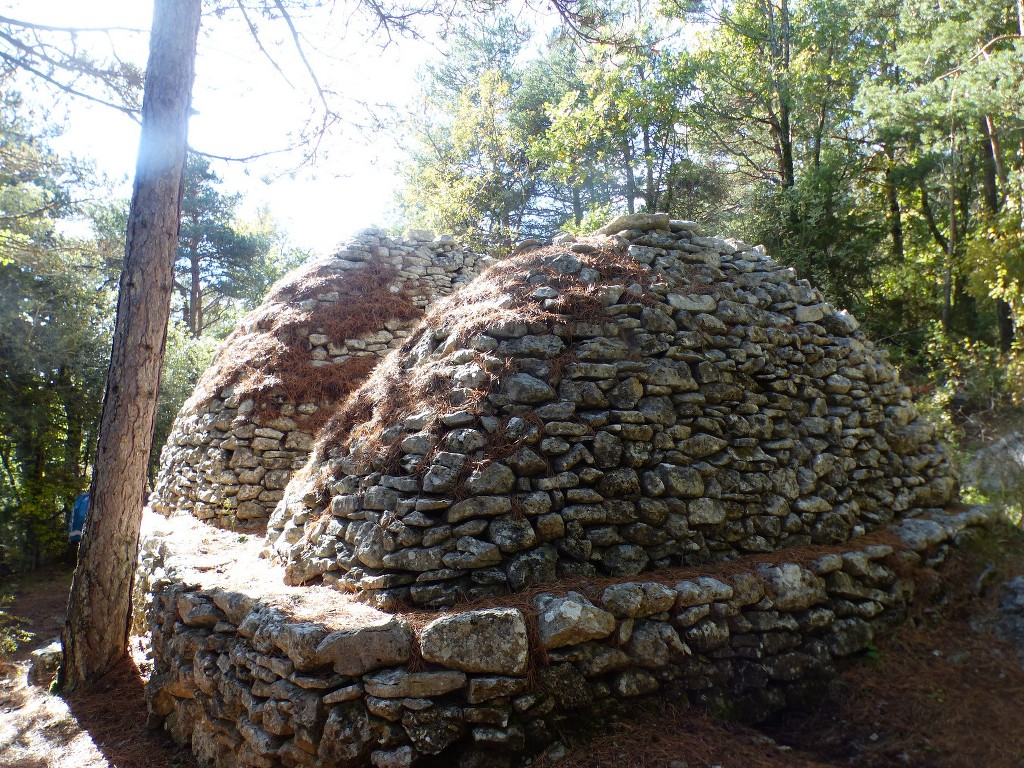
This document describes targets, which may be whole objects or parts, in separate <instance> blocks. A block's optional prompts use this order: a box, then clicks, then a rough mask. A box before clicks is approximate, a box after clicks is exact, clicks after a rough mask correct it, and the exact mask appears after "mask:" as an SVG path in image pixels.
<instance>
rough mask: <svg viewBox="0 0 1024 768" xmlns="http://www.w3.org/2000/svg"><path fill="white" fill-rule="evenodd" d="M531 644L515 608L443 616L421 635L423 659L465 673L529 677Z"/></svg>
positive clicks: (522, 621) (431, 623)
mask: <svg viewBox="0 0 1024 768" xmlns="http://www.w3.org/2000/svg"><path fill="white" fill-rule="evenodd" d="M529 649H530V643H529V640H528V638H527V634H526V621H525V620H524V618H523V614H522V613H521V612H520V611H518V610H516V609H515V608H490V609H487V610H483V611H466V612H464V613H457V614H454V615H452V616H442V617H441V618H439V619H435V620H434V621H432V622H430V623H429V624H428V625H427V626H426V627H424V628H423V631H422V632H421V633H420V651H421V652H422V654H423V658H424V659H426V660H427V661H432V662H434V663H435V664H440V665H442V666H445V667H448V668H450V669H459V670H462V671H463V672H491V673H498V674H502V675H522V674H525V673H526V668H527V663H528V661H529Z"/></svg>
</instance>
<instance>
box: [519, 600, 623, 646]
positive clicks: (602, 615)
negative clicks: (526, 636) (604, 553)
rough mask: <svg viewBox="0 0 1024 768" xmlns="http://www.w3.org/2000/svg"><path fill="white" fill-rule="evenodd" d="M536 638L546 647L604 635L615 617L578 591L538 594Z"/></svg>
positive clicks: (608, 632) (535, 603) (613, 625)
mask: <svg viewBox="0 0 1024 768" xmlns="http://www.w3.org/2000/svg"><path fill="white" fill-rule="evenodd" d="M533 603H534V606H536V608H537V623H538V628H539V630H540V639H541V642H542V643H543V645H544V647H545V648H547V649H548V650H551V649H553V648H561V647H563V646H566V645H577V644H579V643H583V642H586V641H587V640H596V639H601V638H605V637H608V635H610V634H611V633H612V632H613V631H614V630H615V617H614V616H613V615H612V614H610V613H608V612H607V611H603V610H601V609H600V608H598V607H596V606H595V605H594V604H593V603H591V602H590V601H589V600H587V599H586V598H585V597H583V595H581V594H579V593H578V592H569V593H567V594H566V595H565V597H556V596H554V595H549V594H542V595H538V596H537V597H535V598H534V601H533Z"/></svg>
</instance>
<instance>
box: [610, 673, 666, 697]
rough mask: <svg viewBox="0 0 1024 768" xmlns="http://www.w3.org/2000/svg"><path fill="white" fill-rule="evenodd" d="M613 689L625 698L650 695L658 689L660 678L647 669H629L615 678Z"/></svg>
mask: <svg viewBox="0 0 1024 768" xmlns="http://www.w3.org/2000/svg"><path fill="white" fill-rule="evenodd" d="M612 690H614V691H615V693H616V694H618V695H619V696H622V697H623V698H631V697H633V696H649V695H650V694H652V693H654V692H655V691H657V690H658V678H656V677H655V676H654V675H652V674H651V673H650V672H648V671H647V670H645V669H627V670H626V671H625V672H623V673H621V674H620V675H618V676H617V677H616V678H615V682H614V683H613V684H612Z"/></svg>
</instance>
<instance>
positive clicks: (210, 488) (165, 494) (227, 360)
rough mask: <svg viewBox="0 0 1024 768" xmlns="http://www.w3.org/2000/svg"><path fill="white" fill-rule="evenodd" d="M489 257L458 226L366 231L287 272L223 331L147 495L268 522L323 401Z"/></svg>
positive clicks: (206, 512)
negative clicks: (439, 231)
mask: <svg viewBox="0 0 1024 768" xmlns="http://www.w3.org/2000/svg"><path fill="white" fill-rule="evenodd" d="M482 263H483V262H482V260H481V259H480V258H478V257H477V256H476V255H475V254H471V253H469V252H467V251H466V250H464V249H463V248H462V247H461V246H459V245H457V244H456V243H455V241H454V239H453V238H451V237H450V236H442V237H439V238H435V237H434V235H433V233H430V232H424V231H418V230H413V231H410V232H408V233H406V236H405V239H394V238H391V237H388V236H387V235H386V234H385V233H384V232H383V231H381V230H376V229H370V230H365V231H364V232H362V233H361V234H359V235H358V236H356V237H355V238H354V239H353V240H352V241H351V242H349V243H347V244H345V245H343V246H341V248H340V249H339V250H338V252H337V253H336V254H335V255H334V256H332V257H330V258H327V259H322V260H319V261H317V262H314V263H312V264H309V265H306V266H303V267H301V268H300V269H298V270H297V271H296V272H293V273H292V274H290V275H288V276H287V277H285V278H284V279H283V280H282V281H281V282H279V283H278V284H277V285H276V286H275V287H274V288H273V289H272V290H271V293H270V294H269V296H268V298H267V300H266V301H265V302H264V304H263V305H262V306H261V307H260V308H259V309H257V310H256V311H255V312H253V313H252V314H251V315H249V316H248V317H247V318H246V319H244V320H243V321H242V322H241V324H240V325H239V327H238V329H236V331H235V332H234V333H233V334H232V335H231V336H230V337H229V338H228V339H227V340H226V341H225V343H224V344H223V345H222V347H221V349H220V351H219V352H218V355H217V358H216V359H215V360H214V363H213V365H212V367H211V369H210V370H209V371H207V373H206V374H205V376H204V378H203V380H202V381H201V382H200V384H199V387H198V388H197V391H196V393H195V395H193V397H192V398H191V399H190V400H189V401H188V402H187V403H186V404H185V406H184V407H183V409H182V411H181V413H180V414H179V415H178V417H177V419H176V421H175V423H174V426H173V429H172V431H171V435H170V437H169V439H168V441H167V444H166V446H165V448H164V450H163V453H162V454H161V462H160V473H159V476H158V479H157V481H156V484H155V490H154V493H153V495H152V497H151V499H150V504H151V505H152V507H153V509H155V510H156V511H158V512H160V513H162V514H171V513H172V512H174V511H178V510H186V511H188V512H189V513H191V514H193V515H195V516H196V517H198V518H199V519H201V520H208V521H210V522H211V523H213V524H216V525H221V526H225V527H234V526H236V525H242V526H246V525H253V524H261V523H264V524H265V522H266V519H267V518H268V517H269V516H270V513H271V512H272V511H273V509H274V506H275V505H276V504H277V502H278V501H279V500H280V499H281V497H282V495H283V490H284V488H285V487H286V486H287V484H288V481H289V479H290V477H291V475H292V472H293V471H295V470H296V469H298V468H300V467H302V466H303V465H304V464H305V463H306V459H307V457H308V455H309V452H310V450H311V448H312V446H313V440H314V434H315V432H316V429H317V428H318V426H319V424H320V423H322V421H323V420H324V415H325V412H326V411H325V409H329V408H332V407H333V406H335V405H336V403H337V402H338V401H339V400H343V399H344V397H345V395H347V394H348V392H349V391H350V390H351V389H353V388H355V386H357V385H358V384H361V383H362V382H363V381H364V380H365V378H366V376H367V375H368V373H369V371H370V370H372V368H373V366H374V365H376V363H377V362H378V361H379V360H380V358H382V357H383V356H384V355H385V354H387V353H388V352H389V351H391V350H393V349H396V348H397V347H399V346H400V345H401V344H402V342H403V341H404V340H405V338H406V336H407V335H408V333H409V329H410V328H411V326H412V325H413V324H414V323H415V322H416V321H417V320H418V319H419V317H420V316H421V315H422V313H423V309H424V308H425V307H427V306H428V305H429V304H431V303H432V302H434V301H436V300H437V299H438V298H440V297H444V296H447V295H449V294H450V293H451V292H452V291H453V290H454V289H455V288H457V287H458V286H459V285H461V284H463V283H465V282H468V281H469V280H470V279H471V278H472V277H473V276H474V275H475V274H476V272H477V271H478V269H479V267H480V266H482Z"/></svg>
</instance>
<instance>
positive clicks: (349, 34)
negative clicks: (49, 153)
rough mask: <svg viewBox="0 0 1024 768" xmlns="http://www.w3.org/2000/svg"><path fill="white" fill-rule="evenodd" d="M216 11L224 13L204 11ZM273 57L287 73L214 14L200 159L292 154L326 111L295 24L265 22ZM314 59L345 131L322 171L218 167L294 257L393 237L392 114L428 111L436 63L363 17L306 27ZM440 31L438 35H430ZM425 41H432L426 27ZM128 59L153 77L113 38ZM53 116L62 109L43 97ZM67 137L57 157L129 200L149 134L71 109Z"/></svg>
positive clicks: (46, 2) (31, 1) (239, 25)
mask: <svg viewBox="0 0 1024 768" xmlns="http://www.w3.org/2000/svg"><path fill="white" fill-rule="evenodd" d="M204 5H207V6H209V5H212V3H204ZM0 8H2V9H3V10H2V13H3V14H5V15H9V16H12V17H14V18H18V19H22V20H28V21H32V22H34V23H44V24H55V25H61V26H88V27H107V26H120V27H130V28H136V29H140V30H147V29H148V27H149V25H150V19H151V14H152V2H148V1H147V0H91V1H90V2H83V0H3V1H0ZM256 21H257V23H258V24H260V32H261V36H262V38H263V43H264V47H265V48H266V49H267V51H268V53H270V54H272V56H273V58H274V61H275V64H276V67H278V68H280V70H281V71H280V72H279V71H277V69H276V68H275V65H272V64H271V63H270V62H269V61H268V58H267V57H266V56H265V55H263V54H262V53H261V52H260V51H259V49H258V47H257V46H256V45H255V44H254V42H253V40H252V36H251V35H250V34H249V32H248V29H247V28H246V26H245V25H244V23H243V21H242V19H241V18H240V16H239V14H238V13H237V11H234V12H227V13H225V14H223V15H221V16H217V15H214V14H211V13H205V14H204V17H203V28H202V30H201V32H200V39H199V55H198V59H197V64H196V82H195V86H194V92H193V109H194V111H195V114H194V116H193V117H192V119H191V121H190V125H189V139H190V144H191V146H192V147H193V148H194V149H196V150H198V151H201V152H205V153H208V154H211V155H216V156H231V157H245V156H249V155H253V154H259V153H264V152H271V151H273V150H277V149H281V148H284V147H287V146H289V144H290V143H291V142H292V141H293V137H294V135H295V134H296V133H297V132H299V131H301V130H302V128H303V126H304V125H305V122H306V119H307V117H308V116H309V115H310V114H311V110H312V107H311V104H313V103H315V99H316V96H315V90H314V89H313V88H312V79H311V77H310V75H309V74H308V72H307V71H306V68H305V66H304V64H303V62H302V60H301V59H300V58H299V57H298V56H297V54H296V48H295V45H294V44H293V43H292V41H291V37H290V33H289V30H288V28H287V26H286V25H284V23H283V22H281V21H277V22H276V23H272V22H266V21H265V20H259V19H256ZM294 21H295V25H296V28H297V29H298V30H299V31H300V32H301V33H302V34H303V50H304V52H305V54H306V55H307V57H308V59H309V61H310V63H311V65H312V68H313V69H314V71H315V73H316V75H317V78H318V80H319V81H320V83H321V85H322V86H323V88H324V89H325V90H326V91H330V92H333V93H335V94H337V96H336V97H332V104H334V105H336V106H337V107H338V111H339V112H340V113H341V114H342V116H343V119H342V121H341V122H340V123H339V124H338V125H337V126H336V127H335V128H334V129H333V130H332V131H331V132H330V134H329V135H328V136H327V137H326V138H325V140H324V141H323V142H322V144H321V148H320V151H319V153H318V156H317V158H316V160H315V162H314V163H312V164H311V165H309V164H307V165H301V161H302V157H301V155H300V154H299V153H297V152H290V153H280V154H273V155H271V156H268V157H265V158H263V159H259V160H253V161H250V162H246V163H240V162H231V163H217V164H216V165H215V168H216V170H217V171H218V173H219V174H220V175H221V176H222V177H223V178H224V181H225V184H224V189H225V191H229V192H230V191H240V192H243V193H244V195H245V209H244V210H243V215H244V214H253V213H254V212H255V210H257V209H258V208H259V207H262V206H266V207H267V208H269V210H270V212H271V213H272V215H273V217H274V218H275V219H276V220H277V221H278V222H279V223H280V224H281V225H282V226H283V228H284V229H285V230H286V231H287V232H288V234H289V237H290V241H291V244H292V245H294V246H296V247H300V248H305V249H312V250H314V251H316V252H319V253H329V252H330V251H331V250H332V249H333V247H334V245H335V244H337V243H338V242H340V241H341V240H343V239H345V238H346V237H347V236H349V235H350V234H352V233H353V232H355V231H357V230H359V229H362V228H364V227H366V226H370V225H392V224H394V223H395V220H396V215H395V214H394V212H393V208H394V194H395V191H396V188H397V184H398V182H397V179H396V176H395V167H396V164H397V162H398V161H399V159H400V158H401V157H402V146H401V141H400V139H399V138H397V135H398V134H397V131H395V130H393V129H391V128H389V127H388V125H389V122H390V123H393V122H394V121H395V120H396V119H397V118H396V113H395V112H393V111H392V109H391V108H390V107H389V106H388V105H391V104H394V105H399V106H401V105H406V104H409V103H411V102H413V101H414V100H415V99H416V98H417V93H418V84H417V82H418V81H417V79H416V72H417V70H418V69H419V68H420V67H421V66H422V65H423V63H424V62H425V61H426V60H427V58H428V57H431V56H434V55H437V51H436V49H435V48H434V47H433V46H432V45H431V44H430V43H429V42H426V41H423V40H421V41H416V40H410V39H403V38H397V37H396V39H395V40H394V41H393V42H390V43H388V44H385V43H387V40H386V39H384V38H382V37H381V36H380V35H377V36H373V35H370V34H368V33H367V31H366V24H365V23H362V22H361V20H359V19H358V18H350V19H340V18H337V17H333V18H327V17H326V16H325V15H323V14H320V15H319V16H317V15H313V16H309V17H299V16H296V17H295V19H294ZM428 24H429V22H428ZM425 32H427V34H425V37H426V38H428V39H429V38H431V37H432V35H431V34H430V33H429V30H428V29H426V28H425ZM79 39H80V41H81V42H82V43H83V44H86V45H96V46H100V47H102V46H104V45H105V44H106V43H105V41H106V40H107V39H108V36H107V35H98V36H97V35H92V36H90V35H81V36H80V37H79ZM109 39H110V40H111V41H112V42H113V44H114V45H115V46H116V48H117V50H118V52H119V54H120V55H121V56H123V57H125V58H128V59H130V60H132V61H136V62H138V63H139V64H140V65H144V63H145V57H146V50H147V44H148V41H147V35H146V34H145V33H144V32H142V33H134V34H133V33H130V32H117V33H113V34H111V35H110V36H109ZM27 95H29V97H30V98H31V97H32V96H33V95H34V97H36V98H39V99H41V100H42V102H43V103H44V104H45V105H46V106H50V105H51V104H52V103H53V101H54V98H55V97H54V96H53V95H52V94H48V93H46V92H45V91H41V90H38V89H31V91H29V92H28V94H27ZM62 118H63V119H66V125H67V128H66V130H65V131H64V134H63V136H61V137H60V138H59V139H58V140H57V141H56V142H55V144H56V147H57V148H58V149H59V150H61V151H65V152H72V153H74V154H75V155H77V156H79V157H83V158H89V159H92V160H94V161H95V162H96V165H97V167H98V169H100V170H101V171H103V172H104V173H106V174H108V175H109V176H111V177H112V178H113V179H114V180H115V181H120V182H121V184H120V186H119V188H118V190H119V193H121V194H123V195H124V196H125V197H127V196H128V195H129V194H130V177H131V174H132V171H133V169H134V165H135V155H136V151H137V147H138V126H137V124H136V123H134V122H133V121H132V120H131V119H130V118H128V117H127V116H125V115H122V114H119V113H117V112H115V111H113V110H110V109H108V108H105V107H101V106H95V105H86V104H83V103H81V102H68V101H67V100H66V99H65V100H61V101H60V103H59V105H58V106H57V107H56V109H55V110H54V112H53V118H52V119H53V121H54V122H55V123H59V122H61V120H62Z"/></svg>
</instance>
